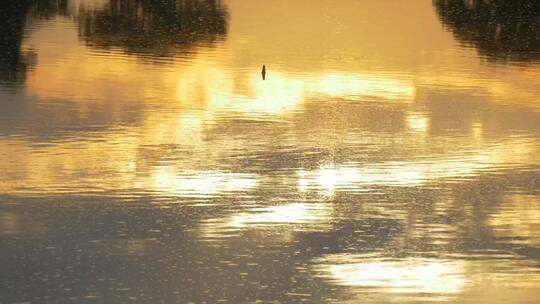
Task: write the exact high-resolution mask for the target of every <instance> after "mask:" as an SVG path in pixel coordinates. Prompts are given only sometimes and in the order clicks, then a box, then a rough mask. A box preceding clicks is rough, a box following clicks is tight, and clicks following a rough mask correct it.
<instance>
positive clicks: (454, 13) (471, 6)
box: [433, 0, 540, 61]
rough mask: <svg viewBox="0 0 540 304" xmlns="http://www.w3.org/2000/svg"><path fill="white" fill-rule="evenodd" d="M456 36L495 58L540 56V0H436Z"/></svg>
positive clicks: (443, 21) (530, 57) (526, 58)
mask: <svg viewBox="0 0 540 304" xmlns="http://www.w3.org/2000/svg"><path fill="white" fill-rule="evenodd" d="M433 3H434V6H435V8H436V10H437V12H438V14H439V17H440V19H441V21H442V23H443V24H444V25H445V26H447V27H449V28H450V29H451V30H452V32H453V33H454V35H455V36H456V38H457V39H458V40H460V41H461V42H463V43H466V44H471V45H473V46H474V47H476V48H477V49H478V50H479V52H480V54H481V55H484V56H487V57H488V58H490V59H495V60H505V61H506V60H507V61H529V60H540V1H538V0H518V1H510V0H434V2H433Z"/></svg>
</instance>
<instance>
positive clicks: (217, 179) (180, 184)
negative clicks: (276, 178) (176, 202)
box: [141, 166, 257, 196]
mask: <svg viewBox="0 0 540 304" xmlns="http://www.w3.org/2000/svg"><path fill="white" fill-rule="evenodd" d="M149 179H150V180H151V181H152V183H153V185H152V189H156V190H158V191H162V192H169V193H172V194H193V195H203V196H204V195H211V194H216V193H220V192H231V191H243V190H244V191H245V190H249V189H251V188H253V187H255V186H256V185H257V180H256V178H255V177H254V176H253V175H249V174H239V173H230V172H219V171H206V172H179V173H178V172H175V169H174V167H165V166H162V167H157V168H155V169H154V170H153V172H152V173H151V174H150V177H149ZM141 186H143V187H144V186H147V185H141Z"/></svg>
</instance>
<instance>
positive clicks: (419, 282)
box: [316, 254, 468, 294]
mask: <svg viewBox="0 0 540 304" xmlns="http://www.w3.org/2000/svg"><path fill="white" fill-rule="evenodd" d="M316 270H317V271H318V272H320V273H321V274H322V276H323V277H325V278H327V279H328V280H330V281H331V282H333V283H334V284H337V285H342V286H350V287H359V288H366V289H369V288H385V289H388V291H389V292H392V293H433V294H457V293H460V292H462V291H463V290H464V289H465V287H466V286H467V283H468V280H467V277H466V275H465V270H466V264H465V262H463V261H451V260H440V259H427V258H407V259H399V260H391V259H380V258H372V257H370V256H361V255H358V256H356V255H347V254H336V255H330V256H326V257H324V258H322V259H320V260H318V261H317V266H316Z"/></svg>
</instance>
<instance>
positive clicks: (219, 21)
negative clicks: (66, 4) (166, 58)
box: [77, 0, 227, 56]
mask: <svg viewBox="0 0 540 304" xmlns="http://www.w3.org/2000/svg"><path fill="white" fill-rule="evenodd" d="M77 20H78V25H79V32H80V35H81V36H82V37H83V38H84V40H85V41H86V42H87V43H88V44H89V45H91V46H94V47H99V48H114V47H120V48H122V49H123V50H124V51H126V52H130V53H131V52H132V53H151V54H152V55H154V56H156V55H166V54H168V53H173V52H174V49H175V48H182V47H185V46H187V45H190V44H193V43H195V42H211V41H212V40H215V39H218V37H219V36H222V35H224V34H225V33H226V31H227V12H226V10H225V7H224V6H223V5H221V3H220V2H219V1H215V0H210V1H198V0H166V1H156V0H146V1H145V0H111V1H109V2H108V3H107V4H106V5H105V6H104V7H103V8H102V9H99V10H89V9H86V8H85V7H84V6H81V7H80V9H79V12H78V18H77Z"/></svg>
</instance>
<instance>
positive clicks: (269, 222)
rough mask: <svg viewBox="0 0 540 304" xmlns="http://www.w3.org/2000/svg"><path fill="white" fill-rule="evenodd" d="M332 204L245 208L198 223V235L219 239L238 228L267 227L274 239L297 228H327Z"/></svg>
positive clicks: (323, 229)
mask: <svg viewBox="0 0 540 304" xmlns="http://www.w3.org/2000/svg"><path fill="white" fill-rule="evenodd" d="M331 212H332V206H331V205H330V204H326V203H289V204H284V205H276V206H270V207H257V208H251V209H248V210H247V212H240V213H237V214H233V215H230V216H227V217H224V218H217V219H211V220H208V221H206V222H204V223H203V224H202V226H201V231H202V238H204V239H218V240H219V239H223V238H226V237H231V236H237V235H239V233H240V232H242V231H250V230H257V229H258V230H267V231H275V232H279V233H278V234H277V236H276V235H275V236H274V237H272V239H271V241H273V240H274V238H277V239H278V240H279V239H281V238H280V236H286V239H285V241H291V240H292V239H291V235H290V234H289V233H293V232H300V231H304V232H306V231H318V232H321V231H327V230H330V229H331V227H332V226H331V219H332V213H331Z"/></svg>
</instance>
